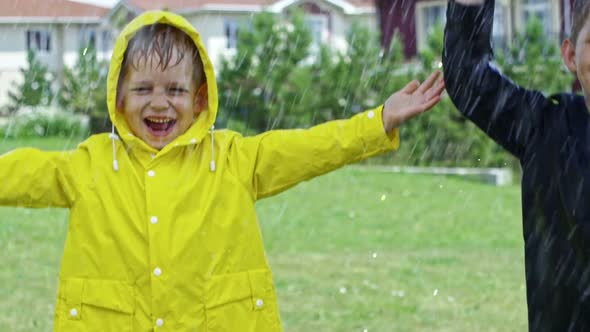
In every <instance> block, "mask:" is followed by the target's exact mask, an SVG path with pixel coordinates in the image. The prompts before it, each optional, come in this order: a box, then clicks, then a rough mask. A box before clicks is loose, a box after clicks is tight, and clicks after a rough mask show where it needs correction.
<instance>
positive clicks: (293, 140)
mask: <svg viewBox="0 0 590 332" xmlns="http://www.w3.org/2000/svg"><path fill="white" fill-rule="evenodd" d="M382 111H383V107H378V108H376V109H373V110H368V111H366V112H363V113H360V114H357V115H355V116H354V117H352V118H351V119H348V120H336V121H329V122H326V123H324V124H321V125H317V126H315V127H312V128H310V129H296V130H273V131H269V132H266V133H263V134H260V135H258V136H254V137H247V138H243V139H242V143H241V144H243V146H242V147H243V149H241V150H242V151H246V152H247V157H246V158H248V161H247V162H246V163H245V164H246V165H248V164H249V165H250V166H248V168H245V169H244V168H243V171H244V172H246V174H243V176H245V177H246V178H247V179H249V180H248V181H249V182H250V183H251V185H252V188H253V192H254V195H255V198H256V199H260V198H264V197H268V196H271V195H274V194H277V193H279V192H281V191H283V190H285V189H287V188H290V187H292V186H294V185H296V184H297V183H299V182H301V181H305V180H308V179H310V178H313V177H315V176H318V175H321V174H324V173H327V172H329V171H331V170H334V169H336V168H338V167H341V166H343V165H345V164H347V163H351V162H355V161H359V160H362V159H366V158H368V157H371V156H374V155H376V154H379V153H383V152H386V151H392V150H395V149H397V147H398V146H399V131H398V129H395V130H393V131H392V132H390V133H389V134H387V133H386V132H385V129H384V127H383V120H382ZM242 165H244V164H242Z"/></svg>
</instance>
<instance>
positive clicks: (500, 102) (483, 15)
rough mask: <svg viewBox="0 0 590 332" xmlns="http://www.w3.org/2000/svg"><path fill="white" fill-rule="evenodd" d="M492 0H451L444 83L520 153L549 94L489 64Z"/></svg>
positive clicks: (465, 110)
mask: <svg viewBox="0 0 590 332" xmlns="http://www.w3.org/2000/svg"><path fill="white" fill-rule="evenodd" d="M493 17H494V0H450V1H449V4H448V8H447V24H446V27H445V40H444V51H443V66H444V77H445V83H446V88H447V91H448V93H449V96H450V97H451V99H452V100H453V102H454V103H455V105H456V106H457V108H458V109H459V111H460V112H461V113H462V114H463V115H465V116H466V117H467V118H469V119H470V120H471V121H473V122H474V123H475V124H476V125H477V126H478V127H479V128H481V129H482V130H483V131H485V132H486V133H487V134H488V135H489V136H490V137H491V138H493V139H494V140H495V141H496V142H498V143H499V144H500V145H502V146H503V147H504V148H506V149H507V150H508V151H510V152H511V153H512V154H514V155H515V156H517V157H519V158H520V157H521V156H522V155H523V153H524V150H525V147H526V146H527V143H528V141H529V138H530V137H531V135H532V134H533V130H534V128H535V125H536V123H537V120H536V119H537V118H538V113H536V112H538V111H539V110H540V109H541V106H542V105H543V104H544V103H546V102H547V99H546V98H545V97H544V96H543V95H542V94H541V93H540V92H536V91H529V90H525V89H523V88H522V87H520V86H518V85H516V84H514V83H513V82H512V81H510V80H509V79H508V78H506V77H504V76H503V75H502V74H500V73H499V72H498V71H497V70H496V69H494V68H493V67H492V66H491V65H490V60H491V59H492V47H491V36H492V26H493Z"/></svg>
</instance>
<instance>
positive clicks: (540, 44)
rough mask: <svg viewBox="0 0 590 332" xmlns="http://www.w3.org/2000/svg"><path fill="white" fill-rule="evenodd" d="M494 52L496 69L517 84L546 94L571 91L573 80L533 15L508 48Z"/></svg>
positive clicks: (557, 50) (555, 46)
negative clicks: (496, 54)
mask: <svg viewBox="0 0 590 332" xmlns="http://www.w3.org/2000/svg"><path fill="white" fill-rule="evenodd" d="M497 53H498V56H497V59H498V64H499V65H500V68H502V70H503V71H504V73H505V74H506V76H508V77H510V78H511V79H513V80H514V81H515V82H517V83H518V84H519V85H521V86H523V87H525V88H527V89H535V90H539V91H542V92H544V93H547V94H552V93H557V92H562V91H568V90H571V84H572V82H573V79H572V77H571V74H570V73H569V72H568V71H567V70H566V69H565V67H564V65H563V61H562V58H561V53H560V51H559V48H558V47H557V45H556V44H555V41H554V40H552V39H551V38H547V36H546V35H545V32H544V27H543V23H542V22H541V21H540V20H539V19H538V18H537V17H536V16H533V17H532V19H531V20H530V21H529V22H528V24H527V27H526V31H525V32H524V33H522V34H519V35H518V36H517V38H516V40H515V41H514V43H513V45H512V46H511V47H510V48H508V49H507V50H498V52H497Z"/></svg>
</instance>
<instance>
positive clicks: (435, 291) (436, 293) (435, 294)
mask: <svg viewBox="0 0 590 332" xmlns="http://www.w3.org/2000/svg"><path fill="white" fill-rule="evenodd" d="M437 295H438V288H437V289H435V290H434V292H432V296H437Z"/></svg>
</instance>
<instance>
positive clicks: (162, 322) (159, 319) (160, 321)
mask: <svg viewBox="0 0 590 332" xmlns="http://www.w3.org/2000/svg"><path fill="white" fill-rule="evenodd" d="M156 325H158V326H163V325H164V320H163V319H162V318H158V319H156Z"/></svg>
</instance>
